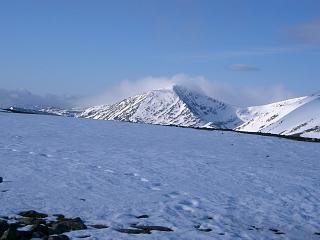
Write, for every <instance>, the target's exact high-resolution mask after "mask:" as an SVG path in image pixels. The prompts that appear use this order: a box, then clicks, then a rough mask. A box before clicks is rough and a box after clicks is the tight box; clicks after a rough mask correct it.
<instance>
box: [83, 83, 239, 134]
mask: <svg viewBox="0 0 320 240" xmlns="http://www.w3.org/2000/svg"><path fill="white" fill-rule="evenodd" d="M80 116H81V117H85V118H94V119H104V120H121V121H130V122H143V123H153V124H161V125H177V126H192V127H203V126H206V127H215V128H234V127H235V126H238V125H239V124H240V123H241V120H240V119H239V118H238V117H237V114H236V108H234V107H232V106H230V105H227V104H225V103H222V102H220V101H217V100H215V99H212V98H210V97H208V96H205V95H203V94H200V93H197V92H195V91H191V90H189V89H187V88H185V87H182V86H172V87H170V88H167V89H160V90H154V91H150V92H147V93H144V94H142V95H137V96H134V97H130V98H127V99H125V100H123V101H121V102H118V103H116V104H113V105H103V106H98V107H92V108H89V109H87V110H86V111H84V112H83V113H82V114H81V115H80Z"/></svg>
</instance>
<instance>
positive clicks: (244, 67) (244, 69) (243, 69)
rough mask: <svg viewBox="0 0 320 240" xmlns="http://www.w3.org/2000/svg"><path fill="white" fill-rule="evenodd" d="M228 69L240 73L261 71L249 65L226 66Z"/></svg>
mask: <svg viewBox="0 0 320 240" xmlns="http://www.w3.org/2000/svg"><path fill="white" fill-rule="evenodd" d="M226 68H227V69H228V70H231V71H239V72H252V71H259V70H260V69H259V68H257V67H255V66H252V65H248V64H230V65H228V66H226Z"/></svg>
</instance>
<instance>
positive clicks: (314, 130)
mask: <svg viewBox="0 0 320 240" xmlns="http://www.w3.org/2000/svg"><path fill="white" fill-rule="evenodd" d="M238 114H239V117H240V118H241V119H242V120H243V121H244V123H243V124H242V125H240V126H239V127H237V128H236V130H240V131H249V132H266V133H274V134H284V135H293V134H296V135H301V136H303V137H315V138H320V95H318V94H316V95H312V96H308V97H301V98H295V99H289V100H286V101H282V102H277V103H272V104H268V105H263V106H255V107H249V108H247V109H243V110H241V111H239V112H238Z"/></svg>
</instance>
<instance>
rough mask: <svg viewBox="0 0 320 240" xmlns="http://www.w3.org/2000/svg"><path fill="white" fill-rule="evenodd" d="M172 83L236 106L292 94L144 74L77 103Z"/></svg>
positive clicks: (106, 101) (110, 99) (98, 101)
mask: <svg viewBox="0 0 320 240" xmlns="http://www.w3.org/2000/svg"><path fill="white" fill-rule="evenodd" d="M173 84H179V85H184V86H187V87H189V88H192V89H196V90H198V91H202V92H204V93H205V94H207V95H208V96H211V97H213V98H216V99H218V100H221V101H225V102H227V103H230V104H233V105H238V106H250V105H259V104H265V103H270V102H274V101H280V100H284V99H287V98H290V97H294V96H295V95H294V94H293V93H291V92H290V91H288V90H286V89H285V88H284V87H283V86H281V85H276V86H271V87H249V86H243V87H239V86H233V85H230V84H226V83H222V82H219V81H209V80H207V79H206V78H205V77H203V76H196V77H191V76H188V75H185V74H178V75H174V76H171V77H152V76H149V77H146V78H142V79H139V80H136V81H129V80H125V81H122V82H120V83H119V84H118V85H116V86H113V87H111V88H110V89H108V90H107V91H105V92H104V93H103V94H100V95H98V96H94V97H89V98H86V99H82V101H80V102H79V104H80V105H81V106H93V105H100V104H112V103H114V102H116V101H120V100H122V99H125V98H127V97H130V96H134V95H137V94H141V93H143V92H146V91H150V90H154V89H160V88H166V87H169V86H171V85H173Z"/></svg>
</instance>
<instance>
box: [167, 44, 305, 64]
mask: <svg viewBox="0 0 320 240" xmlns="http://www.w3.org/2000/svg"><path fill="white" fill-rule="evenodd" d="M304 49H305V46H301V45H294V46H289V47H287V46H285V47H258V48H247V49H239V50H229V51H215V52H211V53H208V52H206V53H203V54H202V53H199V54H191V55H178V56H177V55H176V56H175V55H171V56H170V58H171V59H177V60H179V61H181V60H189V61H220V60H226V59H239V58H245V57H266V56H273V55H280V54H288V53H292V52H298V51H302V50H304Z"/></svg>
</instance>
